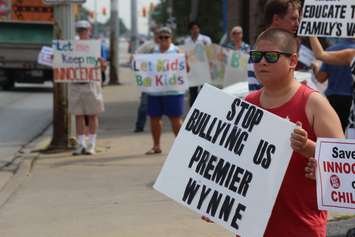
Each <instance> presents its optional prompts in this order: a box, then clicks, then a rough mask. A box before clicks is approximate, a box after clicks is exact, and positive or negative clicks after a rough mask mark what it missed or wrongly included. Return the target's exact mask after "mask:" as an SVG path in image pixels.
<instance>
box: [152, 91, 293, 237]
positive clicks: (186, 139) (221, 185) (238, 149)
mask: <svg viewBox="0 0 355 237" xmlns="http://www.w3.org/2000/svg"><path fill="white" fill-rule="evenodd" d="M211 98H212V99H213V101H214V102H213V103H214V105H213V106H211V103H210V102H209V101H211ZM295 126H296V125H295V124H293V123H291V122H290V121H288V120H286V119H283V118H280V117H278V116H276V115H274V114H272V113H269V112H267V111H264V110H262V109H260V108H258V107H256V106H254V105H252V104H249V103H248V102H245V101H243V100H241V99H239V98H235V97H232V96H230V95H228V94H226V93H224V92H223V91H221V90H219V89H217V88H215V87H212V86H210V85H208V84H205V85H204V87H203V89H202V90H201V92H200V93H199V96H198V97H197V100H196V102H195V103H194V105H193V106H192V108H191V109H190V111H189V113H188V115H187V117H186V119H185V121H184V124H183V125H182V127H181V129H180V132H179V134H178V136H177V138H176V139H175V142H174V144H173V146H172V149H171V151H170V153H169V155H168V158H167V160H166V162H165V164H164V166H163V168H162V170H161V173H160V174H159V177H158V179H157V180H156V182H155V184H154V188H155V189H157V190H158V191H160V192H162V193H163V194H165V195H167V196H168V197H170V198H172V199H173V200H175V201H177V202H178V203H180V204H182V205H184V206H186V207H188V208H190V209H192V210H194V211H196V212H197V213H199V214H200V215H205V216H207V217H209V218H210V219H211V220H213V221H214V222H216V223H218V224H220V225H222V226H224V227H225V228H226V229H228V230H230V231H232V232H233V233H235V234H239V235H240V236H248V237H260V236H263V233H264V231H265V228H266V225H267V222H268V219H269V218H270V215H271V211H272V208H273V205H274V202H275V200H276V197H277V194H278V191H279V189H280V186H281V182H282V180H283V176H284V174H285V172H286V169H287V166H288V163H289V161H290V158H291V154H292V149H291V146H290V136H291V133H292V131H293V129H294V128H295Z"/></svg>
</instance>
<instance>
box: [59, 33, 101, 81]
mask: <svg viewBox="0 0 355 237" xmlns="http://www.w3.org/2000/svg"><path fill="white" fill-rule="evenodd" d="M53 50H54V59H53V70H54V81H55V82H90V81H97V82H101V68H100V61H99V58H100V54H101V42H100V40H55V41H53Z"/></svg>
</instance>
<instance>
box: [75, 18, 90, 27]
mask: <svg viewBox="0 0 355 237" xmlns="http://www.w3.org/2000/svg"><path fill="white" fill-rule="evenodd" d="M90 27H91V25H90V22H88V21H86V20H81V21H77V22H76V23H75V28H83V29H89V28H90Z"/></svg>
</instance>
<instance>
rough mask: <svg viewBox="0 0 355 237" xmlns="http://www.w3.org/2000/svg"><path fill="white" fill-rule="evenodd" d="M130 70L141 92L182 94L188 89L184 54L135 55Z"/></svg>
mask: <svg viewBox="0 0 355 237" xmlns="http://www.w3.org/2000/svg"><path fill="white" fill-rule="evenodd" d="M132 68H133V71H134V74H135V81H136V84H137V86H138V87H139V89H140V90H141V91H142V92H149V93H161V92H169V91H174V92H176V91H178V92H184V91H185V90H186V89H187V88H188V84H187V72H186V70H187V69H186V60H185V55H184V54H181V53H166V54H136V55H134V58H133V61H132Z"/></svg>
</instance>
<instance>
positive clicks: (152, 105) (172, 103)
mask: <svg viewBox="0 0 355 237" xmlns="http://www.w3.org/2000/svg"><path fill="white" fill-rule="evenodd" d="M157 33H158V38H159V45H158V46H157V47H156V48H155V50H154V53H164V54H165V53H180V50H179V48H178V47H176V46H175V45H174V44H173V43H172V39H171V37H172V32H171V29H170V28H168V27H162V28H160V29H159V30H158V32H157ZM183 112H184V92H183V91H166V92H154V93H148V111H147V114H148V115H149V117H150V129H151V133H152V137H153V147H152V148H151V149H150V150H149V151H147V152H146V153H145V154H146V155H154V154H159V153H161V147H160V136H161V130H162V122H161V117H162V116H163V115H164V114H165V115H166V116H168V117H169V119H170V122H171V126H172V129H173V132H174V134H175V136H176V135H177V134H178V132H179V130H180V127H181V125H182V119H181V117H182V115H183Z"/></svg>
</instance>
